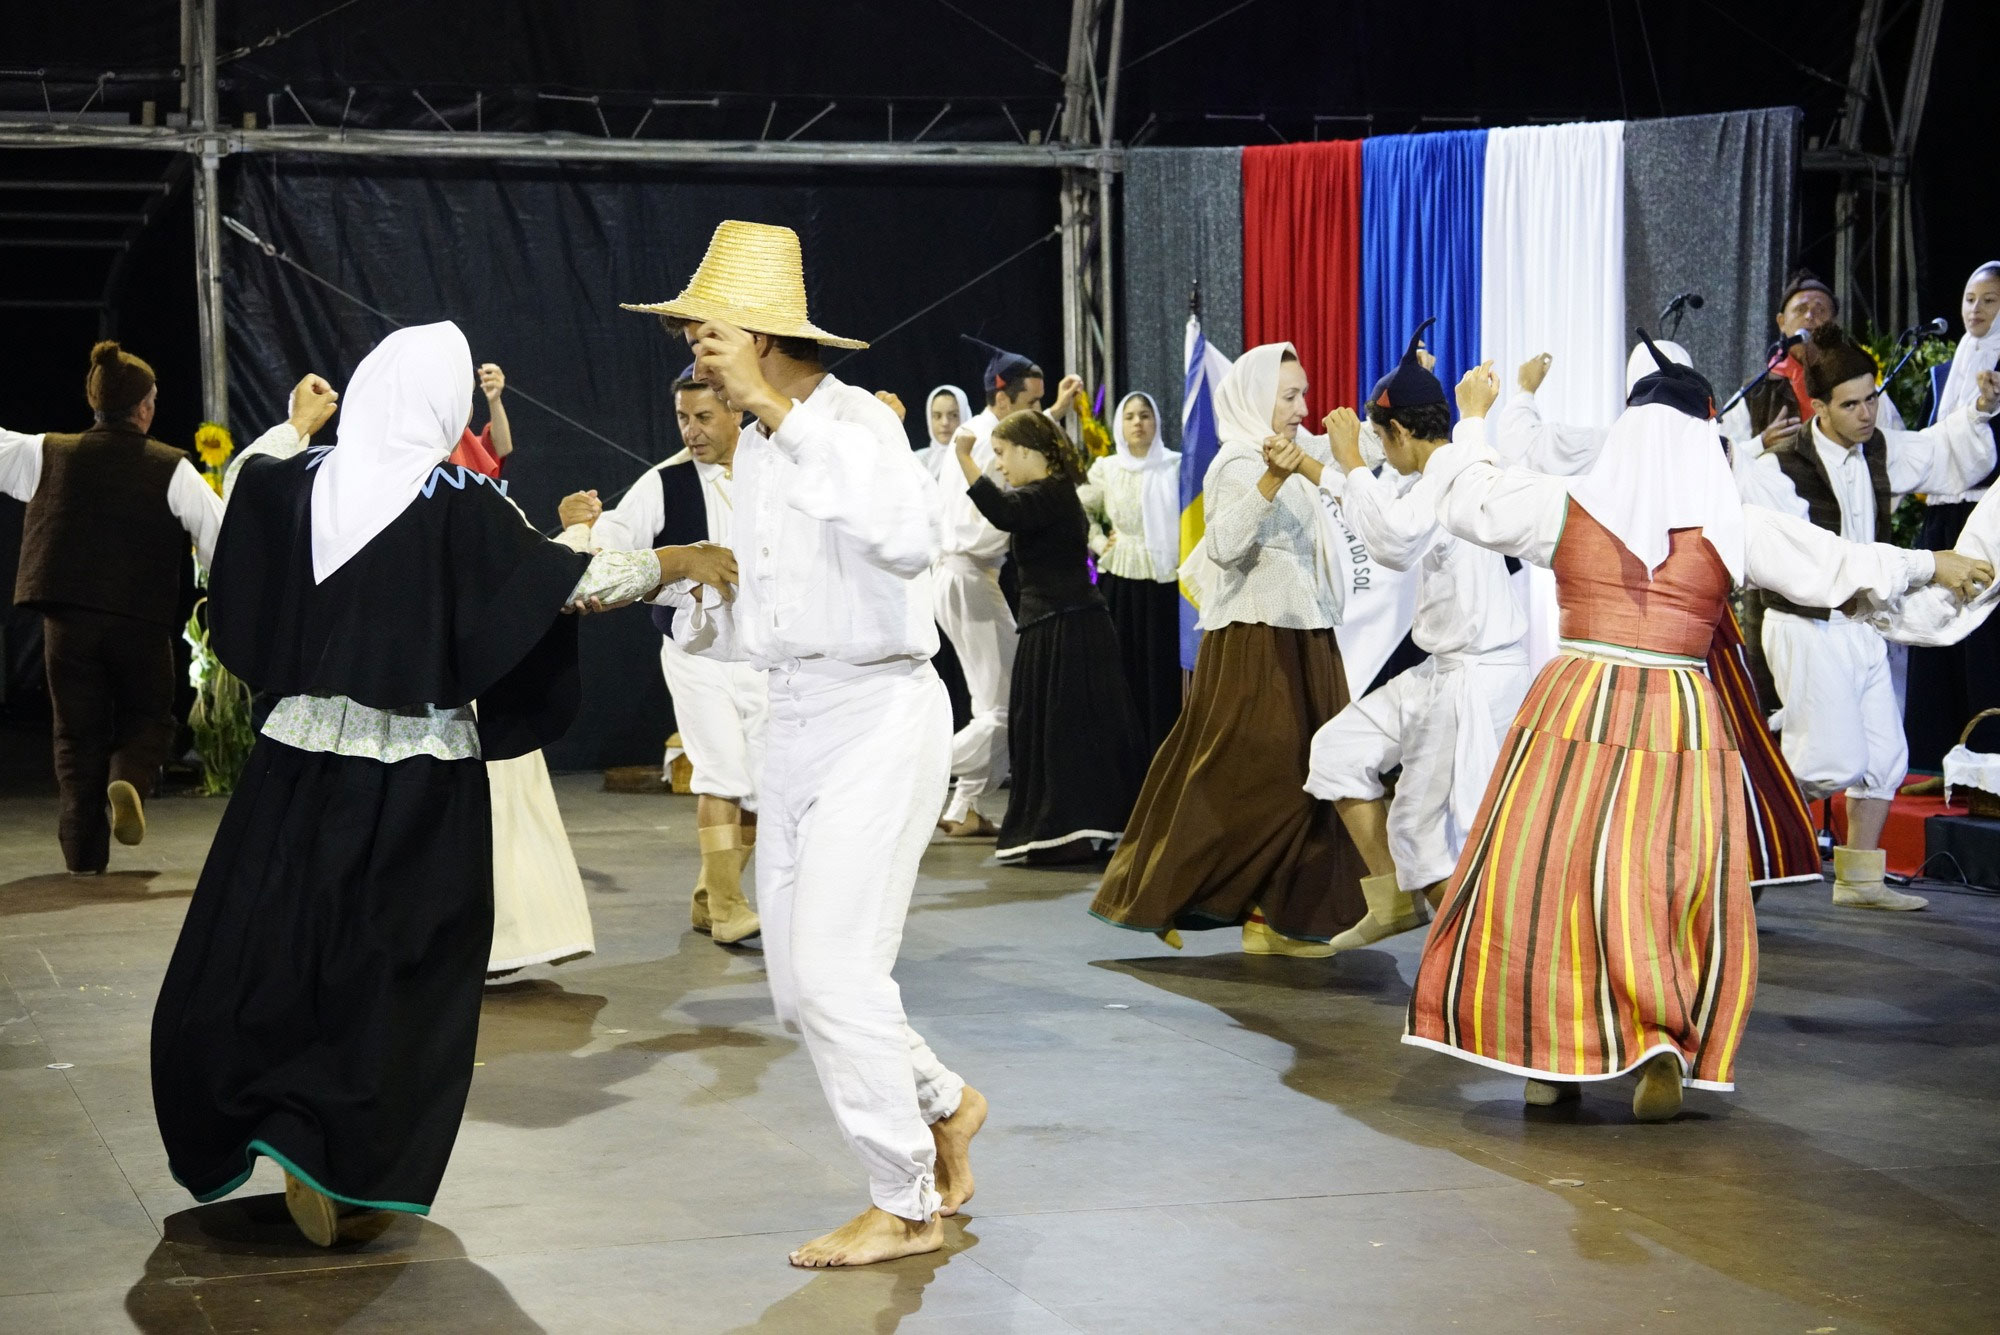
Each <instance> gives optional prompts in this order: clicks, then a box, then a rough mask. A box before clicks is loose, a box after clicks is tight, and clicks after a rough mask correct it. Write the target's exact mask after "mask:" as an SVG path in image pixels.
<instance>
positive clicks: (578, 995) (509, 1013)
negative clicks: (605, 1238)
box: [465, 933, 798, 1129]
mask: <svg viewBox="0 0 2000 1335" xmlns="http://www.w3.org/2000/svg"><path fill="white" fill-rule="evenodd" d="M687 956H692V957H693V961H694V967H692V968H690V967H688V962H687V960H686V959H684V958H681V957H687ZM674 958H675V965H674V967H667V961H666V960H650V961H646V962H644V963H639V964H622V965H612V966H609V967H605V968H598V969H592V970H589V971H588V972H581V973H577V974H574V975H571V976H570V977H571V978H573V980H574V982H575V984H576V985H577V986H578V987H579V988H581V987H583V986H584V985H586V984H587V985H588V986H590V987H591V988H593V989H602V991H601V992H600V991H590V992H584V991H580V990H579V991H570V990H569V989H568V988H567V987H565V986H564V982H563V980H561V979H549V978H531V979H523V980H521V981H518V982H509V983H503V984H497V985H493V986H489V987H488V988H487V989H486V995H485V1000H484V1004H483V1005H482V1006H481V1008H480V1015H479V1049H478V1054H477V1057H476V1060H477V1061H479V1062H481V1063H483V1065H482V1066H481V1067H480V1068H478V1069H476V1070H475V1072H474V1077H473V1082H472V1093H471V1096H470V1098H469V1099H468V1100H467V1103H466V1109H465V1115H466V1116H467V1117H468V1118H472V1119H474V1120H477V1121H482V1122H491V1123H494V1124H496V1125H501V1126H517V1127H523V1128H528V1129H538V1128H544V1127H555V1126H563V1125H566V1124H568V1123H570V1122H574V1121H577V1120H578V1119H580V1118H584V1117H588V1116H590V1115H591V1114H592V1113H597V1112H602V1111H603V1110H604V1109H606V1108H612V1107H616V1106H618V1105H619V1104H621V1103H626V1102H629V1098H628V1096H626V1095H624V1094H620V1093H617V1092H616V1090H615V1087H616V1086H618V1085H621V1084H623V1083H625V1082H626V1081H628V1080H632V1079H634V1078H635V1077H637V1076H640V1075H643V1074H645V1073H646V1071H648V1070H649V1069H651V1068H652V1067H653V1066H654V1065H656V1064H657V1063H658V1062H659V1061H661V1060H662V1059H663V1058H667V1057H673V1056H679V1055H681V1054H684V1053H690V1052H701V1051H704V1050H708V1049H715V1048H739V1049H746V1050H749V1051H751V1052H752V1053H755V1054H756V1055H758V1056H759V1057H760V1058H761V1060H760V1061H757V1062H754V1063H750V1064H747V1065H738V1064H737V1063H730V1064H728V1065H727V1066H726V1067H723V1068H720V1069H719V1070H718V1072H717V1075H718V1083H716V1084H714V1085H711V1086H708V1089H709V1091H710V1092H711V1093H712V1094H714V1095H715V1096H716V1097H718V1098H723V1099H734V1098H740V1097H743V1096H746V1095H749V1094H753V1093H755V1092H756V1089H757V1086H758V1082H759V1080H760V1079H761V1077H762V1074H763V1072H764V1071H765V1070H766V1069H768V1068H769V1066H770V1064H771V1063H772V1062H774V1061H776V1060H777V1059H778V1058H780V1057H782V1056H784V1055H785V1054H786V1053H788V1052H790V1051H792V1050H793V1049H794V1048H795V1047H797V1046H798V1045H797V1043H795V1042H794V1041H792V1040H791V1039H788V1038H784V1037H781V1036H779V1035H776V1034H772V1033H770V1032H767V1031H763V1030H756V1029H746V1028H738V1027H734V1026H730V1025H721V1024H699V1025H696V1026H694V1027H690V1026H689V1025H688V1023H687V1022H686V1021H684V1020H663V1019H662V1018H661V1016H662V1014H663V1013H664V1012H665V1011H667V1010H669V1009H671V1008H672V1007H674V1006H677V1005H679V1004H680V1002H681V1001H682V1000H684V999H685V997H686V996H687V994H688V993H689V992H690V991H693V990H694V989H696V988H699V987H703V986H707V985H709V984H711V983H715V984H719V983H723V982H725V981H728V973H727V971H728V970H729V969H730V968H731V967H733V965H734V963H735V960H736V957H735V956H732V955H731V954H729V953H728V952H726V951H724V950H722V949H720V948H718V947H716V946H715V945H713V944H711V943H710V942H709V940H708V938H706V937H704V936H700V935H697V934H695V933H688V934H687V935H686V936H684V937H683V938H682V941H681V947H680V951H679V952H678V955H677V956H676V957H674ZM676 979H678V980H680V981H678V982H676V981H672V980H676ZM768 1004H769V1003H768V1002H765V1003H762V1006H760V1010H761V1009H763V1008H764V1007H767V1006H768ZM628 1033H636V1034H639V1035H641V1036H640V1037H636V1038H630V1039H627V1038H625V1037H624V1035H626V1034H628Z"/></svg>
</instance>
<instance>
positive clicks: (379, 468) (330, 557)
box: [312, 320, 472, 583]
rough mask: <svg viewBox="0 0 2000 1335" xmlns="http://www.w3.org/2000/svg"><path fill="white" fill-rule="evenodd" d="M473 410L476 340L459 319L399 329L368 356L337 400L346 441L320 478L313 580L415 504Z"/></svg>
mask: <svg viewBox="0 0 2000 1335" xmlns="http://www.w3.org/2000/svg"><path fill="white" fill-rule="evenodd" d="M471 414H472V347H471V345H470V344H468V343H467V342H466V341H465V335H464V334H463V333H461V332H459V328H458V326H457V325H455V324H453V323H451V322H450V321H449V320H446V321H443V322H441V323H439V324H426V325H417V326H415V327H414V328H410V329H398V330H397V331H396V332H395V333H393V334H391V335H389V337H387V338H385V339H383V340H382V341H381V342H380V343H377V344H376V345H375V350H374V351H373V352H371V353H369V354H368V355H367V356H366V357H364V358H362V359H361V365H359V366H357V367H355V368H354V376H353V378H352V379H350V380H349V381H348V382H347V393H346V394H344V395H342V396H341V402H340V443H339V444H337V445H335V446H334V447H333V449H332V451H331V452H329V453H328V454H327V456H326V459H325V462H323V463H321V464H320V466H319V471H318V473H317V474H316V475H315V476H314V478H313V491H312V546H313V581H314V582H315V583H319V582H321V581H323V580H325V579H326V577H327V576H328V575H331V574H332V573H333V572H334V571H336V570H338V569H340V567H341V566H343V565H345V564H346V563H347V561H348V558H350V557H352V556H353V555H354V554H355V553H356V552H358V551H360V550H361V549H362V548H363V547H365V546H367V545H368V543H369V542H370V541H371V540H372V539H373V538H374V537H375V536H376V535H377V534H379V533H380V532H381V531H382V530H383V529H385V528H387V527H388V526H389V525H390V524H391V523H393V522H394V521H395V519H396V517H397V516H398V515H400V514H402V513H403V511H404V510H406V509H408V508H409V504H410V502H411V501H413V500H415V499H416V498H417V493H418V492H419V491H421V490H422V489H423V485H424V483H425V482H426V481H427V480H428V479H429V478H430V475H431V473H432V471H433V470H435V469H436V468H437V466H438V465H439V464H441V463H443V462H444V460H445V458H446V456H448V455H449V454H450V453H451V452H452V449H453V448H454V447H455V446H456V445H457V444H458V438H459V435H460V434H461V433H462V432H463V431H464V430H465V423H466V419H467V418H468V417H470V416H471Z"/></svg>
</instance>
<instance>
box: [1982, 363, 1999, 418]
mask: <svg viewBox="0 0 2000 1335" xmlns="http://www.w3.org/2000/svg"><path fill="white" fill-rule="evenodd" d="M1996 405H2000V372H1996V371H1981V372H1980V373H1979V411H1980V412H1982V413H1990V412H1992V411H1993V409H1994V407H1995V406H1996Z"/></svg>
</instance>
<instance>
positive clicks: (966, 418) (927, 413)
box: [924, 385, 972, 450]
mask: <svg viewBox="0 0 2000 1335" xmlns="http://www.w3.org/2000/svg"><path fill="white" fill-rule="evenodd" d="M940 394H949V395H951V397H952V398H953V399H954V400H955V401H956V402H957V403H958V424H959V425H960V426H964V425H965V424H966V423H968V422H970V421H971V420H972V400H970V399H968V398H966V397H965V391H964V390H962V389H960V388H959V387H958V386H957V385H939V386H938V387H937V388H936V389H934V390H932V391H931V392H930V393H928V394H926V395H924V443H925V444H926V445H936V446H938V447H940V448H942V449H947V450H948V449H950V448H951V442H950V441H948V440H939V439H938V438H937V437H936V436H934V435H932V434H931V401H932V400H933V399H935V398H937V396H938V395H940Z"/></svg>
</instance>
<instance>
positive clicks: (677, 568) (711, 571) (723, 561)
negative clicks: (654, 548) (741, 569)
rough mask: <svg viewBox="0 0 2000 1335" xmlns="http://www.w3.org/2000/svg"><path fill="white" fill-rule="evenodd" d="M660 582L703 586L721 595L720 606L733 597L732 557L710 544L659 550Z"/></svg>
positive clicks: (718, 546) (730, 552)
mask: <svg viewBox="0 0 2000 1335" xmlns="http://www.w3.org/2000/svg"><path fill="white" fill-rule="evenodd" d="M659 558H660V578H661V579H662V580H663V581H664V582H667V583H672V582H673V581H675V580H679V579H691V580H693V581H694V582H695V583H697V584H706V585H707V586H708V587H709V588H711V589H714V590H715V591H716V592H717V593H719V594H721V595H722V601H723V602H725V603H726V602H731V601H733V600H734V599H735V597H736V553H735V552H732V551H730V550H729V549H728V548H727V547H724V546H721V545H720V544H718V543H713V542H698V543H696V544H695V545H694V546H692V547H662V548H660V550H659Z"/></svg>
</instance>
